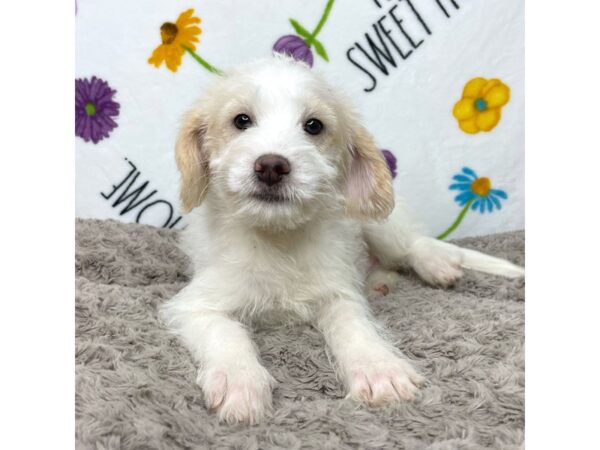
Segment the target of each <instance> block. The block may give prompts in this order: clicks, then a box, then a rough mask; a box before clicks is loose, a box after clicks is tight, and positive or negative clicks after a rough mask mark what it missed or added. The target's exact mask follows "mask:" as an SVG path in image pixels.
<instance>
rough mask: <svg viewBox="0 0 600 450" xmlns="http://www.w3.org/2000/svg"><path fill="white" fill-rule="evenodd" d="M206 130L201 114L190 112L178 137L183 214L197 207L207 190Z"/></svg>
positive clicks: (176, 152) (177, 158) (177, 152)
mask: <svg viewBox="0 0 600 450" xmlns="http://www.w3.org/2000/svg"><path fill="white" fill-rule="evenodd" d="M206 126H207V124H206V121H205V120H204V116H203V115H202V113H199V112H197V111H191V112H189V113H188V114H187V115H186V116H185V119H184V123H183V126H182V127H181V129H180V130H179V136H178V137H177V144H176V146H175V159H176V161H177V167H178V168H179V171H180V172H181V187H180V192H179V195H180V198H181V204H182V206H183V211H184V212H189V211H191V210H192V209H194V208H195V207H196V206H198V205H199V204H200V203H201V202H202V199H203V198H204V196H205V195H206V191H207V189H208V155H207V154H206V150H205V149H203V144H204V136H205V134H206Z"/></svg>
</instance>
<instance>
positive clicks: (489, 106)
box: [452, 78, 510, 134]
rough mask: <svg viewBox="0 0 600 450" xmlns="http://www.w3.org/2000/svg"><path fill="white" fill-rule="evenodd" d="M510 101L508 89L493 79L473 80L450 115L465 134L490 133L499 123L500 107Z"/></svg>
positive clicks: (467, 85)
mask: <svg viewBox="0 0 600 450" xmlns="http://www.w3.org/2000/svg"><path fill="white" fill-rule="evenodd" d="M509 100H510V88H509V87H508V86H507V85H505V84H504V83H502V81H500V80H498V79H496V78H494V79H491V80H486V79H485V78H473V79H472V80H471V81H469V82H468V83H467V84H466V85H465V88H464V90H463V94H462V98H461V99H460V100H459V101H458V102H456V105H454V110H453V111H452V114H453V115H454V117H456V119H457V120H458V126H459V127H460V129H461V130H463V131H464V132H465V133H471V134H475V133H479V132H480V131H490V130H491V129H492V128H494V127H495V126H496V125H497V124H498V122H499V121H500V112H501V110H502V107H503V106H504V105H506V103H508V101H509Z"/></svg>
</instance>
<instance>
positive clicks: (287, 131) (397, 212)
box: [161, 58, 514, 423]
mask: <svg viewBox="0 0 600 450" xmlns="http://www.w3.org/2000/svg"><path fill="white" fill-rule="evenodd" d="M198 108H199V112H197V113H195V112H193V113H192V115H191V116H190V117H192V119H190V120H196V119H194V117H197V116H198V117H200V116H201V115H203V116H204V119H203V120H204V121H205V122H199V123H198V124H197V125H194V124H192V125H191V126H188V127H187V128H184V130H183V131H182V134H183V135H182V137H181V139H180V143H181V142H183V143H184V144H180V145H190V144H189V143H190V142H191V143H192V144H191V145H196V144H195V142H196V141H198V142H197V145H198V148H197V149H189V148H181V149H178V152H180V151H182V152H188V153H187V156H184V157H180V159H179V164H180V169H181V170H182V172H183V173H184V181H185V183H189V182H190V181H189V180H192V183H195V182H197V183H200V185H201V187H202V189H195V188H197V187H198V186H183V187H182V199H186V200H184V201H187V202H188V203H189V201H190V198H192V199H194V198H197V199H198V200H197V202H198V203H199V202H200V201H201V200H203V202H202V204H201V205H200V206H199V207H198V208H195V209H194V210H193V211H192V213H191V215H190V225H189V226H188V228H187V229H186V230H185V231H184V233H183V238H182V243H181V245H182V248H183V249H184V250H185V251H186V252H187V253H188V254H189V255H190V257H191V259H192V261H193V278H192V281H191V282H190V283H189V285H188V286H186V287H185V288H184V289H183V290H182V291H181V292H179V293H178V294H177V295H176V296H175V297H174V298H173V299H171V300H170V301H169V302H167V303H166V304H165V305H164V306H163V307H162V309H161V313H162V317H163V318H164V320H165V321H166V322H167V324H168V325H169V326H170V327H171V328H172V329H173V330H174V331H175V332H177V333H178V334H179V335H180V336H181V339H182V340H183V342H184V343H185V344H186V346H187V347H188V348H189V350H190V351H191V353H192V355H193V357H194V359H195V360H196V361H197V362H198V364H199V366H200V370H199V375H198V383H199V384H200V386H201V388H202V390H203V392H204V396H205V401H206V404H207V407H209V408H210V409H212V410H215V411H217V413H218V414H219V417H220V418H221V419H222V420H225V421H227V422H230V423H235V422H247V423H256V422H257V421H259V420H260V419H261V418H262V417H263V416H264V415H265V414H267V413H268V411H269V409H270V407H271V389H272V387H273V386H274V380H273V378H272V377H271V375H270V374H269V373H268V372H267V370H266V369H265V368H264V367H263V366H262V365H261V363H260V360H259V356H258V352H257V350H256V348H255V346H254V344H253V342H252V339H251V336H250V334H251V331H250V327H251V326H252V325H256V324H257V323H261V322H262V323H272V322H286V323H287V322H289V323H292V322H312V323H314V324H315V325H316V326H317V327H318V328H319V329H320V330H321V331H322V332H323V335H324V336H325V339H326V341H327V344H328V346H329V348H330V349H331V352H332V354H333V357H334V359H335V364H336V368H337V370H338V373H339V375H340V377H341V379H342V381H343V383H344V384H345V386H346V388H347V390H348V395H349V397H351V398H353V399H355V400H358V401H362V402H365V403H368V404H370V405H384V404H389V403H394V402H398V401H401V400H410V399H411V398H413V396H414V394H415V392H416V389H417V386H418V385H419V384H421V383H422V382H423V378H422V377H421V376H420V375H418V374H417V373H416V371H415V370H414V369H413V368H412V367H411V365H410V364H409V363H408V362H407V361H406V360H405V359H404V358H403V357H402V355H401V353H400V352H399V351H398V350H397V349H395V348H394V347H393V346H392V345H391V344H390V343H389V342H388V341H387V340H386V339H384V338H383V337H382V334H383V333H382V330H380V328H379V326H378V325H377V323H376V321H375V320H374V319H373V317H372V315H371V313H370V311H369V306H368V303H367V300H366V296H365V292H364V290H365V286H366V285H369V286H371V287H372V288H373V289H377V290H379V291H380V292H382V293H384V294H385V293H386V292H385V289H384V290H383V291H382V290H381V289H382V286H385V287H386V288H388V286H387V285H386V284H390V283H392V282H395V281H397V274H396V273H395V272H394V270H395V269H397V268H400V267H412V268H414V269H415V270H416V271H417V273H419V275H421V276H422V277H423V278H424V279H425V280H426V281H428V282H430V283H432V284H441V285H449V284H452V283H454V282H456V280H457V279H458V278H459V277H460V275H461V271H460V266H461V264H463V263H466V264H467V267H469V268H475V269H477V268H480V267H478V265H477V264H478V261H479V260H480V259H481V256H476V255H479V254H475V253H474V252H470V251H469V252H466V253H465V251H464V250H461V249H459V248H458V247H455V246H452V245H450V244H445V243H439V242H437V241H435V240H433V239H430V238H426V237H423V236H422V234H421V233H420V232H419V231H418V229H417V228H416V227H415V226H414V225H413V222H412V221H411V219H410V218H409V217H408V215H407V213H406V212H405V210H404V208H403V207H402V206H401V205H396V208H395V209H394V211H393V213H392V215H391V217H390V218H389V220H387V221H385V222H375V221H370V220H368V219H367V218H364V217H363V218H362V219H356V218H351V217H348V210H349V208H348V206H347V205H346V204H345V203H347V202H348V201H349V200H348V198H346V197H349V196H351V195H352V194H351V191H353V190H358V191H360V195H361V196H362V197H361V198H367V197H368V195H369V189H373V188H374V186H376V185H377V183H376V181H379V182H380V183H384V182H385V183H390V181H389V179H387V178H386V179H385V180H382V179H379V180H375V179H374V178H373V177H374V176H375V175H373V173H372V172H369V171H366V169H361V171H360V172H361V173H360V178H353V177H355V175H353V172H356V170H353V169H351V167H354V165H353V158H354V159H356V158H357V157H359V156H357V155H358V153H357V152H356V151H354V150H352V149H351V148H349V147H350V146H352V145H358V144H356V142H368V139H366V138H365V136H366V135H365V134H364V130H362V131H361V132H362V133H363V135H362V136H359V137H353V136H354V133H357V131H356V130H357V129H358V128H360V124H359V122H358V121H357V118H356V116H355V115H354V114H353V113H352V111H351V109H350V108H349V107H348V104H347V102H346V100H344V99H343V98H341V97H340V96H339V95H338V94H336V93H335V92H334V91H333V90H332V89H331V88H330V87H329V86H328V85H327V84H326V83H325V82H324V81H323V80H322V79H321V78H320V77H318V76H317V75H315V74H314V72H312V71H310V70H309V69H308V68H307V67H305V66H303V65H302V64H300V63H296V62H293V61H291V60H288V59H285V58H274V59H273V60H269V61H260V62H257V63H255V64H251V65H247V66H243V67H241V68H239V69H237V70H235V71H233V72H231V73H230V74H228V75H226V76H225V77H223V78H222V79H219V80H218V81H217V82H216V85H215V86H214V87H213V88H212V89H210V90H209V94H208V95H207V97H206V98H205V99H204V101H203V102H201V103H200V104H199V106H198ZM239 113H248V114H250V115H251V116H252V117H253V122H254V124H253V126H252V127H251V128H249V129H247V130H244V131H240V130H237V129H236V128H235V127H234V126H233V125H232V120H233V117H234V116H235V115H236V114H239ZM310 117H317V118H319V119H320V120H322V122H323V123H324V124H325V131H324V132H323V133H322V135H318V136H310V135H308V134H307V133H306V132H305V131H304V130H303V126H302V124H303V123H304V121H306V119H308V118H310ZM194 127H197V128H198V129H197V130H195V131H194ZM190 130H192V131H190ZM190 132H192V133H197V135H196V134H193V135H190V136H187V135H185V133H190ZM365 139H366V140H365ZM199 141H201V142H199ZM190 151H191V152H192V153H189V152H190ZM196 151H197V152H199V153H198V155H196V154H195V153H194V152H196ZM266 153H276V154H279V155H282V156H284V157H286V158H287V159H288V160H289V162H290V164H291V167H292V169H291V172H290V174H289V175H288V176H286V179H285V182H284V184H283V185H282V186H281V192H282V193H283V194H284V195H285V197H286V199H287V200H286V201H284V202H275V203H272V202H265V201H263V200H258V199H256V198H254V197H253V195H254V193H256V192H259V191H260V189H261V185H260V183H259V182H258V181H257V180H256V177H255V176H254V173H253V163H254V161H255V160H256V158H258V157H259V156H260V155H263V154H266ZM184 155H185V153H184ZM190 155H191V156H190ZM371 156H372V155H371ZM186 158H187V159H186ZM190 158H191V159H190ZM194 158H198V159H199V160H201V161H204V162H207V164H204V165H197V166H194V167H197V169H194V170H198V173H197V174H196V173H192V174H191V175H190V173H185V171H186V164H187V162H186V161H192V163H194V161H196V160H195V159H194ZM363 163H364V161H363ZM375 163H378V161H375ZM364 167H368V166H366V165H365V166H364ZM378 176H379V177H380V176H381V174H380V175H378ZM388 178H389V177H388ZM186 180H187V181H186ZM348 186H351V187H350V188H349V187H348ZM390 187H391V185H390ZM185 189H188V191H186V192H187V193H188V194H189V193H190V192H191V193H192V195H191V196H188V197H185V195H186V194H185V193H184V192H183V191H184V190H185ZM198 193H201V194H200V195H198ZM384 200H385V199H384V198H383V199H378V200H377V202H379V203H378V207H379V208H384V207H385V205H384V203H385V202H384ZM389 200H390V201H391V199H389ZM192 206H194V205H192ZM354 210H356V208H355V209H354ZM369 251H370V252H371V254H372V256H375V257H376V258H377V259H378V260H379V261H380V266H379V267H378V268H375V269H374V270H373V271H372V274H373V278H372V279H371V280H370V281H367V280H366V277H367V271H368V268H369ZM485 258H489V257H485ZM485 261H491V260H490V259H486V260H485ZM495 261H497V260H495ZM505 264H509V263H505ZM463 265H464V264H463ZM489 267H490V266H489V264H486V265H485V267H484V269H485V268H489ZM507 267H508V268H509V269H512V270H513V272H511V273H514V266H513V267H509V266H506V265H505V266H502V264H496V265H494V270H495V273H501V272H502V269H503V268H507Z"/></svg>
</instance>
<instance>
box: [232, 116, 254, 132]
mask: <svg viewBox="0 0 600 450" xmlns="http://www.w3.org/2000/svg"><path fill="white" fill-rule="evenodd" d="M233 124H234V125H235V127H236V128H237V129H239V130H245V129H246V128H250V126H251V125H252V119H250V117H248V114H238V115H237V116H235V118H234V119H233Z"/></svg>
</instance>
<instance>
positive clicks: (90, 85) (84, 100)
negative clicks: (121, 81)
mask: <svg viewBox="0 0 600 450" xmlns="http://www.w3.org/2000/svg"><path fill="white" fill-rule="evenodd" d="M116 93H117V91H115V90H114V89H111V87H110V86H109V85H108V83H107V82H106V81H104V80H101V79H100V78H96V77H92V79H91V80H89V79H87V78H80V79H77V80H75V135H77V136H79V137H81V138H83V140H84V141H86V142H89V141H90V140H91V141H92V142H93V143H94V144H97V143H98V142H99V141H101V140H102V139H104V138H106V137H108V135H109V134H110V132H111V131H112V130H113V129H114V128H116V127H117V123H116V122H115V121H114V119H113V118H115V117H117V116H118V115H119V104H118V103H117V102H115V101H114V100H113V97H114V95H115V94H116Z"/></svg>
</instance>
